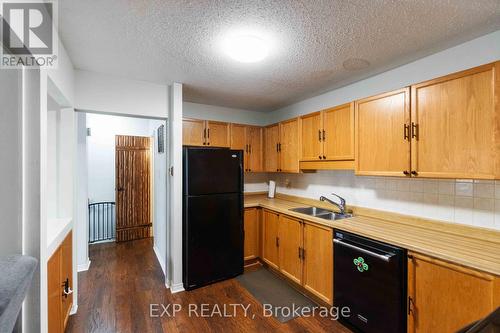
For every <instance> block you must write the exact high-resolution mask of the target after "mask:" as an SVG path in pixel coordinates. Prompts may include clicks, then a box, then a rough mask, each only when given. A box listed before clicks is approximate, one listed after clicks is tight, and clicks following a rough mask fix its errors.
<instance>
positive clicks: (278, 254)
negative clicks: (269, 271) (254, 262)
mask: <svg viewBox="0 0 500 333" xmlns="http://www.w3.org/2000/svg"><path fill="white" fill-rule="evenodd" d="M262 242H263V243H262V258H261V259H262V260H263V261H264V262H265V263H266V264H268V265H269V266H270V267H271V268H273V269H275V270H277V271H279V272H280V273H281V274H283V276H285V277H286V278H288V279H289V280H290V281H292V282H294V283H295V284H296V285H300V286H302V287H303V288H304V289H305V290H306V291H307V292H308V293H310V294H311V295H314V296H315V297H316V298H317V299H319V300H321V301H323V302H325V303H328V304H330V305H332V304H333V230H332V229H331V228H329V227H324V226H319V225H316V224H313V223H308V222H305V221H302V220H299V219H297V218H294V217H291V216H287V215H284V214H278V213H275V212H273V211H270V210H267V209H264V210H263V212H262Z"/></svg>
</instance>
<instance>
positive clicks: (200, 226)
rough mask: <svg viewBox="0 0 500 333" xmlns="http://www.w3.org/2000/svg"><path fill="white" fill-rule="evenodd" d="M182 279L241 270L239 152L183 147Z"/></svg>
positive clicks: (196, 282)
mask: <svg viewBox="0 0 500 333" xmlns="http://www.w3.org/2000/svg"><path fill="white" fill-rule="evenodd" d="M183 169H184V170H183V214H182V218H183V228H182V231H183V233H182V234H183V256H182V257H183V284H184V289H186V290H191V289H195V288H198V287H201V286H205V285H208V284H211V283H214V282H216V281H220V280H224V279H228V278H231V277H234V276H237V275H239V274H242V273H243V151H242V150H231V149H227V148H208V147H207V148H199V147H184V148H183Z"/></svg>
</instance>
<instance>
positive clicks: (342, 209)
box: [319, 193, 346, 214]
mask: <svg viewBox="0 0 500 333" xmlns="http://www.w3.org/2000/svg"><path fill="white" fill-rule="evenodd" d="M332 195H334V196H336V197H337V198H339V200H340V203H336V202H335V201H333V200H330V199H328V198H327V197H324V196H320V197H319V201H326V202H329V203H331V204H332V205H334V206H336V207H337V208H338V209H339V211H340V214H345V208H346V207H345V199H344V198H342V197H341V196H340V195H337V194H335V193H332Z"/></svg>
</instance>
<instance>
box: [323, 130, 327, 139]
mask: <svg viewBox="0 0 500 333" xmlns="http://www.w3.org/2000/svg"><path fill="white" fill-rule="evenodd" d="M325 140H326V131H325V130H323V141H325Z"/></svg>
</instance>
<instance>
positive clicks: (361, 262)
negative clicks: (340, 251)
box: [352, 257, 368, 273]
mask: <svg viewBox="0 0 500 333" xmlns="http://www.w3.org/2000/svg"><path fill="white" fill-rule="evenodd" d="M352 262H353V263H354V266H356V268H357V269H358V271H360V272H361V273H363V272H364V271H367V270H368V264H366V263H365V259H364V258H363V257H357V258H354V259H353V261H352Z"/></svg>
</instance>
